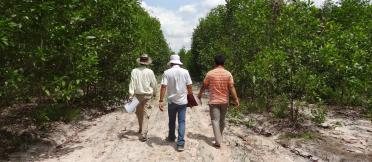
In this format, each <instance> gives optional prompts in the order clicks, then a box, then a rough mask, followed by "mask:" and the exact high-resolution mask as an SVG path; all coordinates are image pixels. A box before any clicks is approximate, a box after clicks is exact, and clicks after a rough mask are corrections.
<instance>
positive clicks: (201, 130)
mask: <svg viewBox="0 0 372 162" xmlns="http://www.w3.org/2000/svg"><path fill="white" fill-rule="evenodd" d="M195 91H196V88H195ZM195 93H196V92H195ZM156 101H157V100H154V101H153V105H154V107H153V111H152V115H151V118H150V122H149V123H150V124H149V133H148V137H149V140H148V141H146V142H140V141H139V140H138V134H137V133H136V132H137V130H138V123H137V119H136V116H135V114H126V113H123V112H121V111H116V112H113V113H109V114H106V115H103V116H102V117H99V118H97V119H95V120H93V121H90V122H89V123H88V125H90V126H89V127H88V128H87V129H85V130H83V131H81V132H79V133H78V134H76V135H74V136H72V137H70V138H71V139H70V140H71V142H69V143H67V144H66V145H64V146H63V147H62V148H59V149H57V150H55V151H53V152H51V153H48V154H49V155H47V156H44V158H39V159H37V160H36V161H51V162H52V161H65V162H75V161H76V162H77V161H79V162H80V161H83V162H85V161H87V162H88V161H89V162H95V161H97V162H99V161H102V162H103V161H105V162H110V161H112V162H118V161H123V162H124V161H131V162H133V161H221V162H228V161H286V162H288V161H307V160H306V159H304V158H302V157H299V156H297V155H295V154H293V153H291V152H290V151H288V150H286V149H284V148H283V147H281V146H280V145H279V144H277V143H276V142H274V141H273V140H272V139H270V138H266V137H262V136H260V135H255V134H254V133H252V132H249V131H248V130H247V129H246V128H243V127H238V126H232V125H230V124H228V126H227V128H226V131H225V135H224V138H225V144H226V147H224V148H222V149H216V148H215V147H213V145H212V141H213V131H212V127H211V124H210V123H211V122H210V116H209V109H208V106H207V105H205V104H203V105H202V106H198V107H194V108H192V109H190V108H188V110H187V115H186V139H185V140H186V144H185V151H183V152H177V151H176V150H175V143H170V142H167V141H166V140H165V137H166V135H167V132H168V126H167V124H168V116H167V112H166V111H164V112H160V111H159V109H158V105H157V102H156ZM203 103H207V100H206V99H203ZM239 136H244V137H246V138H245V139H242V138H239ZM247 137H248V138H247ZM247 139H248V140H247ZM23 160H25V159H23ZM21 161H22V160H21Z"/></svg>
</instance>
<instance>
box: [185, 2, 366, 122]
mask: <svg viewBox="0 0 372 162" xmlns="http://www.w3.org/2000/svg"><path fill="white" fill-rule="evenodd" d="M190 52H191V58H190V60H189V62H191V63H196V65H194V64H189V69H190V71H191V74H194V77H195V78H199V80H200V79H201V78H203V77H204V76H205V74H206V72H207V71H208V70H210V69H211V68H213V56H214V55H215V54H217V53H222V54H224V55H225V56H226V57H227V62H226V65H225V66H226V68H227V69H228V70H230V71H231V72H232V74H233V76H234V79H235V84H236V86H237V90H238V92H239V93H240V96H241V97H243V98H250V99H254V100H257V101H260V103H261V104H262V105H263V106H264V107H267V108H269V107H272V106H275V104H278V102H274V101H280V103H281V102H282V101H287V103H288V104H293V103H294V102H293V101H295V100H306V101H308V102H316V103H328V104H337V105H354V106H355V105H359V106H364V107H369V109H372V107H371V106H372V5H371V1H369V0H341V1H340V2H339V4H334V3H332V2H330V1H326V3H325V5H324V6H323V7H322V8H317V7H315V6H314V5H313V4H311V3H309V2H307V1H306V2H303V1H297V2H291V3H286V2H285V1H282V0H230V1H227V4H226V5H224V6H218V7H217V8H214V9H213V10H212V11H211V12H210V13H209V14H208V16H207V17H206V18H203V19H201V20H200V24H199V25H198V26H197V28H196V29H195V31H194V33H193V37H192V46H191V51H190ZM288 104H284V105H285V106H284V107H287V105H288ZM291 107H292V108H293V107H294V106H293V105H292V106H291ZM295 112H296V111H295ZM295 115H296V114H295Z"/></svg>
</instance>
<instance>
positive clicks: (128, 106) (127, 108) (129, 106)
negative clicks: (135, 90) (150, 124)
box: [124, 97, 139, 113]
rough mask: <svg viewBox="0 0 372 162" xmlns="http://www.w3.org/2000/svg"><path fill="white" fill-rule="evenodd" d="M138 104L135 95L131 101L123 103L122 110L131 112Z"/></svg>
mask: <svg viewBox="0 0 372 162" xmlns="http://www.w3.org/2000/svg"><path fill="white" fill-rule="evenodd" d="M138 104H139V101H138V99H137V97H133V99H132V101H130V102H128V103H126V104H125V105H124V110H125V112H127V113H133V112H135V111H136V108H137V105H138Z"/></svg>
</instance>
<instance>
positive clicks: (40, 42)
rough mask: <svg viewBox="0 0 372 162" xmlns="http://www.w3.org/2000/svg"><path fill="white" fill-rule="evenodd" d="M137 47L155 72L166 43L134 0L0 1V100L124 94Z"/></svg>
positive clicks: (156, 25) (61, 99) (164, 56)
mask: <svg viewBox="0 0 372 162" xmlns="http://www.w3.org/2000/svg"><path fill="white" fill-rule="evenodd" d="M142 53H148V54H149V55H150V56H151V57H152V58H153V60H154V62H153V64H154V65H156V66H154V67H153V69H154V70H155V72H156V73H160V72H161V71H162V70H163V69H164V68H165V66H166V64H165V63H166V60H167V59H168V58H167V56H168V55H169V54H170V49H169V47H168V45H167V43H166V41H165V39H164V36H163V33H162V31H161V29H160V23H159V21H158V20H157V19H155V18H152V17H150V16H149V14H148V13H147V12H146V11H145V10H144V9H143V8H142V7H141V6H140V2H139V1H137V0H100V1H83V2H82V1H75V0H66V1H1V2H0V54H1V56H0V57H1V65H0V105H10V104H12V103H16V102H18V101H25V100H26V101H27V100H29V99H35V98H36V99H38V100H37V101H38V102H40V101H44V100H47V101H50V102H52V103H67V104H72V103H74V102H78V101H79V100H81V99H84V98H89V100H91V101H93V102H96V101H105V100H112V99H117V98H122V97H124V96H126V95H127V89H128V82H129V76H130V72H131V69H132V68H134V67H135V66H136V65H137V64H136V61H135V59H136V58H137V57H138V56H140V55H141V54H142Z"/></svg>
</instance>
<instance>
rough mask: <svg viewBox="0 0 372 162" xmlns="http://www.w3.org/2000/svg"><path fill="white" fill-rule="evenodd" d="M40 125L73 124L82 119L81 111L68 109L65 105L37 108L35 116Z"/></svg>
mask: <svg viewBox="0 0 372 162" xmlns="http://www.w3.org/2000/svg"><path fill="white" fill-rule="evenodd" d="M33 117H34V119H35V120H36V122H37V123H39V124H44V123H47V122H51V121H63V122H71V121H74V120H76V119H78V118H79V117H80V109H77V108H71V107H67V106H66V105H65V104H52V105H43V106H39V107H37V111H35V112H34V114H33Z"/></svg>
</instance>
